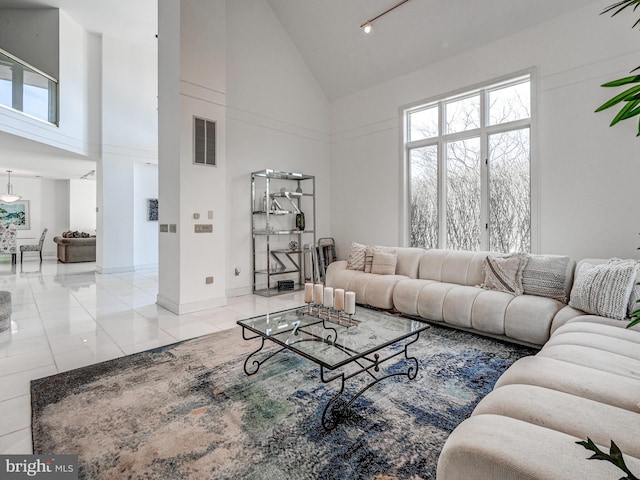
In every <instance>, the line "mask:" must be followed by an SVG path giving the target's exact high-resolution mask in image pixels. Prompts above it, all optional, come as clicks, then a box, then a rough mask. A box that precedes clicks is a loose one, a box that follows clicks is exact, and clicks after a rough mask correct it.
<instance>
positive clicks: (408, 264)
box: [395, 247, 427, 278]
mask: <svg viewBox="0 0 640 480" xmlns="http://www.w3.org/2000/svg"><path fill="white" fill-rule="evenodd" d="M395 250H396V251H397V252H398V261H397V263H396V275H405V276H407V277H409V278H418V271H419V268H420V259H421V258H422V256H423V255H424V253H425V252H426V251H427V250H424V249H423V248H414V247H401V248H395Z"/></svg>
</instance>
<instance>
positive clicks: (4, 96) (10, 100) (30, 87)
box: [0, 48, 58, 124]
mask: <svg viewBox="0 0 640 480" xmlns="http://www.w3.org/2000/svg"><path fill="white" fill-rule="evenodd" d="M57 94H58V81H57V80H56V79H54V78H52V77H50V76H48V75H46V74H45V73H43V72H41V71H39V70H37V69H35V68H34V67H31V66H30V65H29V64H27V63H25V62H23V61H22V60H20V59H19V58H17V57H14V56H13V55H11V54H10V53H9V52H6V51H4V50H2V49H1V48H0V105H4V106H5V107H9V108H12V109H13V110H18V111H20V112H23V113H26V114H28V115H31V116H32V117H36V118H39V119H40V120H44V121H45V122H49V123H53V124H57V123H58V98H57Z"/></svg>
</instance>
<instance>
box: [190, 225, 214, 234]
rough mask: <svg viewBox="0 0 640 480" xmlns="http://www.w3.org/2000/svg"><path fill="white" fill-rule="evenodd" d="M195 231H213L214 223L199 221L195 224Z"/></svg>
mask: <svg viewBox="0 0 640 480" xmlns="http://www.w3.org/2000/svg"><path fill="white" fill-rule="evenodd" d="M194 231H195V233H213V224H212V223H197V224H196V225H194Z"/></svg>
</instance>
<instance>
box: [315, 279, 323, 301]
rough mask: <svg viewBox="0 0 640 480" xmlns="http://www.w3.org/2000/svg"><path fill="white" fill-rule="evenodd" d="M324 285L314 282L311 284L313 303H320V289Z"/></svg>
mask: <svg viewBox="0 0 640 480" xmlns="http://www.w3.org/2000/svg"><path fill="white" fill-rule="evenodd" d="M323 288H324V285H322V284H321V283H316V284H315V285H314V286H313V303H314V304H316V305H322V289H323Z"/></svg>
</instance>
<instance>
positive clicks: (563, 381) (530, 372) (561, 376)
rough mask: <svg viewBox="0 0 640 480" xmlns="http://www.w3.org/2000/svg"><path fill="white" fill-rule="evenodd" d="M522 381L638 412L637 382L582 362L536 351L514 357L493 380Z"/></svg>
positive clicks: (639, 384)
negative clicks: (552, 356) (544, 354)
mask: <svg viewBox="0 0 640 480" xmlns="http://www.w3.org/2000/svg"><path fill="white" fill-rule="evenodd" d="M520 383H525V384H527V385H539V386H541V387H545V388H551V389H554V390H558V391H560V392H566V393H571V394H573V395H578V396H580V397H584V398H589V399H591V400H594V401H597V402H602V403H606V404H608V405H614V406H617V407H620V408H624V409H626V410H630V411H632V412H636V413H640V402H639V401H638V399H640V382H638V380H636V379H633V378H629V377H626V376H623V375H616V374H612V373H610V372H605V371H603V370H599V369H594V368H591V367H588V366H585V365H579V364H576V363H569V362H564V361H562V360H558V359H555V358H550V357H545V356H541V355H536V356H533V357H524V358H521V359H520V360H517V361H516V362H515V363H514V364H513V365H511V366H510V367H509V368H508V369H507V371H506V372H504V373H503V374H502V375H501V376H500V378H498V381H497V382H496V385H495V387H494V388H495V389H497V388H502V387H503V386H504V385H511V384H520Z"/></svg>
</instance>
